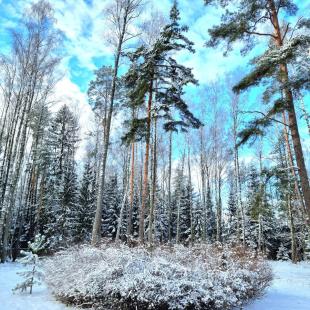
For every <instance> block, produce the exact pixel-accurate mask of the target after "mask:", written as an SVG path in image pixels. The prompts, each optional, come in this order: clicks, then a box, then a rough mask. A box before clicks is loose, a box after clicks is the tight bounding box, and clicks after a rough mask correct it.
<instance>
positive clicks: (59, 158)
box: [45, 105, 79, 248]
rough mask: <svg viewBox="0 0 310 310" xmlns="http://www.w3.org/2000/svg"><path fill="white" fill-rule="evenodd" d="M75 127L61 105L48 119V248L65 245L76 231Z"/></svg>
mask: <svg viewBox="0 0 310 310" xmlns="http://www.w3.org/2000/svg"><path fill="white" fill-rule="evenodd" d="M78 130H79V128H78V123H77V120H76V117H75V116H74V114H73V113H72V112H71V111H70V109H69V108H68V107H67V106H66V105H64V106H62V107H61V108H60V110H59V111H58V112H57V114H56V116H55V118H54V119H53V120H52V122H51V126H50V129H49V133H48V137H47V141H46V143H48V145H49V150H50V163H51V165H50V167H49V172H48V177H47V182H48V186H47V188H46V193H45V197H46V204H47V208H48V210H47V213H48V223H47V224H46V234H47V237H48V241H49V242H50V246H51V247H52V248H57V247H59V246H66V245H67V244H68V243H69V242H70V241H72V240H73V239H74V238H75V234H76V230H75V226H76V221H77V216H78V214H77V204H78V181H77V174H76V163H75V152H76V147H77V142H78V140H79V139H78Z"/></svg>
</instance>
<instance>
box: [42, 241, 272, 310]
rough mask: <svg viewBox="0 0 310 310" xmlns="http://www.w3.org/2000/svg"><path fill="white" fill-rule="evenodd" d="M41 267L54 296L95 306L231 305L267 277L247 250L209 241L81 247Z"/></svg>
mask: <svg viewBox="0 0 310 310" xmlns="http://www.w3.org/2000/svg"><path fill="white" fill-rule="evenodd" d="M44 268H45V273H46V281H47V284H48V285H49V286H50V288H51V290H52V291H53V293H54V295H56V297H57V298H59V299H60V300H62V301H63V302H66V303H70V304H75V305H83V306H84V307H85V306H89V307H96V309H97V308H101V307H102V308H104V309H110V308H112V309H142V308H143V309H231V308H232V307H234V306H240V305H241V304H243V303H244V302H246V301H247V300H248V299H250V298H253V297H255V296H257V295H259V294H261V293H262V292H263V290H264V289H265V288H266V287H267V286H268V285H269V283H270V281H271V278H272V276H271V271H270V268H269V266H268V265H266V264H265V263H264V262H263V261H262V260H261V259H260V258H257V257H256V258H255V257H254V255H253V254H252V253H250V252H244V251H243V250H241V249H240V248H235V249H228V248H227V247H220V246H217V247H215V246H208V245H197V246H195V247H192V248H185V247H183V246H175V247H173V248H171V247H161V248H156V249H154V250H152V251H150V250H148V249H146V248H143V247H136V248H129V247H127V246H124V245H113V244H109V245H102V246H101V247H100V248H92V247H88V246H82V247H79V248H78V247H76V248H72V249H70V250H68V251H64V252H61V253H59V254H57V255H55V256H54V257H52V258H50V259H49V260H47V261H46V262H45V267H44Z"/></svg>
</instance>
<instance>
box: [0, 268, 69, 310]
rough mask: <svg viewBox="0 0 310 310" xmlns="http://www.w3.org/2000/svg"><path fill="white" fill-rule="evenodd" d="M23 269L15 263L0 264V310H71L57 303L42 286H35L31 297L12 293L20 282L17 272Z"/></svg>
mask: <svg viewBox="0 0 310 310" xmlns="http://www.w3.org/2000/svg"><path fill="white" fill-rule="evenodd" d="M22 270H24V267H23V266H22V265H20V264H17V263H14V264H13V263H12V264H9V263H7V264H0V310H66V309H67V310H69V309H70V310H72V309H73V308H68V307H66V306H65V305H62V304H61V303H59V302H57V301H56V300H55V299H54V298H53V297H52V296H51V295H50V294H49V293H48V291H47V288H46V287H45V286H44V285H41V286H35V287H34V288H33V293H32V295H29V294H21V293H17V292H16V293H14V294H13V293H12V289H13V288H14V287H15V286H16V284H17V283H19V282H21V281H20V279H21V277H20V276H19V275H17V274H16V272H17V271H22Z"/></svg>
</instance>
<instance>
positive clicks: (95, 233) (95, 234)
mask: <svg viewBox="0 0 310 310" xmlns="http://www.w3.org/2000/svg"><path fill="white" fill-rule="evenodd" d="M126 27H127V20H126V17H125V19H124V22H123V27H122V32H121V34H120V37H119V42H118V46H117V50H116V56H115V63H114V72H113V79H112V88H111V98H110V99H111V100H110V105H109V110H108V117H107V120H106V127H105V137H104V144H103V155H102V162H101V175H100V176H99V186H98V194H97V203H96V213H95V219H94V224H93V230H92V239H91V244H92V245H96V244H97V243H98V242H99V240H100V236H101V220H102V209H103V205H102V204H103V194H104V188H105V172H106V164H107V157H108V149H109V144H110V131H111V123H112V115H113V110H114V99H115V93H116V82H117V74H118V69H119V62H120V58H121V52H122V45H123V42H124V36H125V32H126Z"/></svg>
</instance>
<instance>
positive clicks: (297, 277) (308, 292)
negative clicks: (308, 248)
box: [246, 262, 310, 310]
mask: <svg viewBox="0 0 310 310" xmlns="http://www.w3.org/2000/svg"><path fill="white" fill-rule="evenodd" d="M271 266H272V270H273V275H274V279H273V282H272V285H271V286H270V287H269V288H268V289H267V291H266V294H265V295H264V296H263V297H261V298H260V299H258V300H255V301H254V302H253V303H252V304H251V305H249V306H247V307H246V310H265V309H266V310H309V309H310V263H309V262H302V263H299V264H297V265H294V264H292V263H289V262H271Z"/></svg>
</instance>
